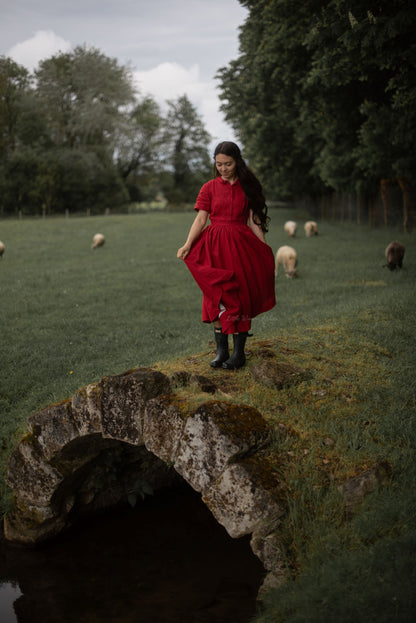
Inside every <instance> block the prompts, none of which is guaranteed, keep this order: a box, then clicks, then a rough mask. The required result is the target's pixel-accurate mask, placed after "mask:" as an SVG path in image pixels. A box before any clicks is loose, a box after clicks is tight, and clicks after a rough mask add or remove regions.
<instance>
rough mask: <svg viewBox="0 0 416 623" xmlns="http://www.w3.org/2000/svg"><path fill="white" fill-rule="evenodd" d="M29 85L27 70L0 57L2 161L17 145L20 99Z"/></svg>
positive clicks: (0, 143)
mask: <svg viewBox="0 0 416 623" xmlns="http://www.w3.org/2000/svg"><path fill="white" fill-rule="evenodd" d="M29 87H30V80H29V72H28V71H27V70H26V69H25V68H24V67H22V66H20V65H18V64H17V63H15V62H14V61H12V60H11V59H10V58H5V57H3V56H2V57H0V153H1V154H2V160H3V161H4V160H5V159H6V158H7V156H8V155H9V154H10V152H11V151H13V150H14V149H15V148H16V146H17V128H18V120H19V115H20V112H21V108H22V100H23V98H24V95H25V93H27V91H28V89H29Z"/></svg>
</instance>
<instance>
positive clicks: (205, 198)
mask: <svg viewBox="0 0 416 623" xmlns="http://www.w3.org/2000/svg"><path fill="white" fill-rule="evenodd" d="M211 201H212V192H211V185H210V183H209V182H207V183H206V184H204V185H203V186H202V188H201V190H200V191H199V194H198V197H197V199H196V204H195V207H194V210H205V212H208V214H211Z"/></svg>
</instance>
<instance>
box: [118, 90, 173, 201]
mask: <svg viewBox="0 0 416 623" xmlns="http://www.w3.org/2000/svg"><path fill="white" fill-rule="evenodd" d="M162 126H163V118H162V116H161V113H160V109H159V106H158V105H157V103H156V102H155V101H154V100H153V99H152V98H151V97H149V96H148V97H145V98H144V99H143V100H141V101H140V102H138V103H137V104H136V105H135V106H134V108H133V109H132V110H131V111H128V112H126V113H125V114H124V116H123V119H122V122H121V123H120V125H119V127H118V130H117V132H116V138H115V147H116V154H117V155H116V158H117V166H118V170H119V173H120V176H121V178H122V180H123V181H124V183H125V184H126V186H127V188H128V191H129V194H130V198H131V199H132V200H133V201H140V200H141V199H142V198H143V197H144V195H145V194H146V192H145V190H144V189H143V186H145V187H150V188H151V189H152V190H153V188H154V186H153V183H152V180H153V178H154V176H155V173H157V172H158V170H159V169H160V159H161V158H160V151H161V147H162V144H163V141H162Z"/></svg>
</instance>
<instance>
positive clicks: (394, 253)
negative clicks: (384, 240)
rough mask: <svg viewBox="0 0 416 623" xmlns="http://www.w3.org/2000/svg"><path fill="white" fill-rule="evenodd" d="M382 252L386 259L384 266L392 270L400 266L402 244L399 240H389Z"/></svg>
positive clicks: (402, 253) (402, 251)
mask: <svg viewBox="0 0 416 623" xmlns="http://www.w3.org/2000/svg"><path fill="white" fill-rule="evenodd" d="M384 254H385V256H386V260H387V264H386V266H387V267H388V268H390V270H394V269H395V268H397V267H399V268H401V267H402V263H403V256H404V246H403V245H402V243H401V242H398V241H397V240H393V242H390V244H389V245H388V246H387V247H386V250H385V251H384Z"/></svg>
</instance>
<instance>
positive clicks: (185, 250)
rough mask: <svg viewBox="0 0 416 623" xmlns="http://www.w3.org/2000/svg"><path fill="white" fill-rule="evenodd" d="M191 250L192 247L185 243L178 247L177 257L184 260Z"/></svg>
mask: <svg viewBox="0 0 416 623" xmlns="http://www.w3.org/2000/svg"><path fill="white" fill-rule="evenodd" d="M190 250H191V247H190V246H188V245H187V244H184V245H183V247H181V248H180V249H178V252H177V254H176V257H177V258H178V259H179V260H184V259H185V258H186V256H187V255H188V253H189V251H190Z"/></svg>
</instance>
